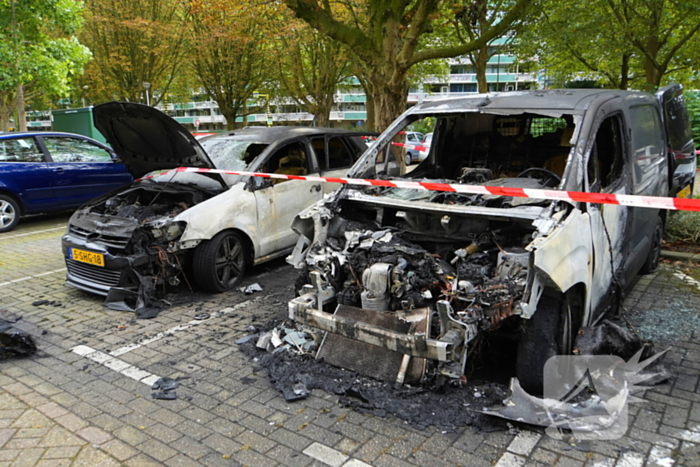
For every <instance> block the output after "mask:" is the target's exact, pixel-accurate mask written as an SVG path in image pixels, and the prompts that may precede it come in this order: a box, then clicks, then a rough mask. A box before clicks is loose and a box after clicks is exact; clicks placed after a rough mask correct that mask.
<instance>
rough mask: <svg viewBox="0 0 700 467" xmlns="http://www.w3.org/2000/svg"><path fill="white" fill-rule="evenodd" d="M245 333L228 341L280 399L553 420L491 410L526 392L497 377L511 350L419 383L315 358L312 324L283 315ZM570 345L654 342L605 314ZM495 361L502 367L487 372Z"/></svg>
mask: <svg viewBox="0 0 700 467" xmlns="http://www.w3.org/2000/svg"><path fill="white" fill-rule="evenodd" d="M249 332H250V333H249V334H248V335H247V336H243V337H241V338H239V339H237V341H236V343H237V344H238V345H239V348H240V349H241V351H242V352H243V353H244V354H245V355H247V356H248V357H250V358H252V359H254V360H255V362H256V363H257V365H258V368H257V369H256V371H261V370H262V372H264V373H266V374H267V376H268V377H269V379H270V381H271V382H272V384H273V386H274V387H275V388H276V389H277V390H278V391H280V392H281V393H282V395H283V396H284V397H285V400H287V401H288V402H291V401H295V400H300V399H304V398H306V397H307V396H308V394H310V392H311V391H312V390H314V389H321V390H323V391H325V392H327V393H330V394H335V395H337V396H339V397H340V404H341V405H342V406H344V407H348V408H352V409H354V410H357V411H359V412H361V413H370V414H373V415H377V416H381V417H384V416H388V415H392V416H395V417H397V418H400V419H402V420H405V421H406V422H408V423H410V424H411V425H412V426H415V427H417V428H421V429H423V428H425V427H427V426H430V425H433V426H436V427H439V428H441V429H455V428H458V427H462V426H469V425H471V426H477V427H480V428H483V429H487V430H491V429H498V430H500V429H505V426H506V425H505V422H504V421H503V420H502V419H503V418H505V419H509V420H514V421H521V422H526V423H530V424H537V425H544V426H548V423H549V424H551V423H553V422H552V420H549V419H548V418H547V417H546V414H544V415H545V416H544V418H542V417H530V416H527V413H521V412H522V410H520V408H522V409H523V410H525V412H527V409H528V407H531V406H532V407H534V406H537V407H539V405H537V404H534V405H533V404H531V403H530V404H528V405H527V407H525V406H524V404H519V407H513V408H511V410H510V411H502V412H501V413H499V412H496V411H495V409H497V408H499V407H503V406H504V405H506V406H507V405H509V404H510V405H513V404H512V403H511V402H512V401H513V400H514V399H513V397H516V398H519V399H518V400H521V399H522V397H520V396H522V395H523V394H526V393H525V392H524V391H522V389H519V391H517V394H515V395H514V394H513V393H511V391H512V389H513V387H514V386H515V387H517V388H520V386H519V385H518V383H517V379H516V378H513V379H512V380H511V382H510V388H509V387H508V386H507V384H504V383H505V382H506V380H507V379H510V378H511V377H512V376H513V365H512V360H513V359H514V358H515V356H514V353H513V352H510V353H507V352H504V353H500V354H499V355H498V359H499V361H495V360H494V359H492V358H491V357H492V356H489V354H488V353H485V354H481V357H482V359H477V360H476V361H475V363H476V364H477V365H478V366H479V367H478V368H476V371H475V372H473V373H471V375H470V377H469V381H468V383H467V382H466V379H465V378H463V379H462V380H459V381H458V380H454V379H450V378H444V377H439V376H437V375H435V374H433V377H432V378H424V379H423V380H422V381H421V383H420V384H411V385H409V384H404V385H400V386H397V385H395V384H393V383H391V382H384V381H379V380H377V379H374V378H372V377H368V376H363V375H361V374H359V373H358V372H356V371H352V370H348V369H347V368H340V367H338V366H332V365H329V364H328V362H326V361H325V360H324V359H323V358H320V359H317V358H316V357H317V355H316V349H317V348H318V345H319V342H320V341H321V340H322V339H323V335H322V333H319V332H316V331H315V330H313V328H305V327H303V328H302V327H301V326H299V325H298V324H295V323H292V322H289V321H283V322H279V321H273V322H269V323H266V324H263V325H255V326H251V327H250V328H249ZM483 345H489V344H488V343H484V344H483ZM576 348H577V353H578V354H580V355H615V356H619V357H620V358H623V359H624V360H625V361H626V362H627V361H630V360H632V359H633V358H634V357H635V354H636V353H637V352H641V353H640V355H641V356H642V359H646V358H650V357H651V358H653V357H654V349H653V346H651V345H650V343H649V342H645V341H642V340H641V339H640V338H638V337H637V336H635V335H634V334H633V333H632V332H630V331H628V330H627V329H625V328H623V327H622V326H620V325H618V324H616V323H613V322H611V321H604V322H603V323H601V324H600V325H598V326H595V327H590V328H583V329H582V332H581V334H580V335H579V338H578V339H577V341H576ZM512 350H514V347H513V349H512ZM659 362H660V359H659V360H657V361H655V362H654V363H653V364H652V365H651V366H649V367H648V368H646V369H645V370H644V372H645V373H647V374H652V373H653V374H655V376H654V377H653V378H652V379H650V380H648V381H646V384H657V383H659V382H661V381H663V380H665V379H667V378H668V377H669V373H668V372H667V371H666V370H665V368H664V367H663V366H662V365H661V364H660V363H659ZM496 367H501V368H502V370H501V371H500V372H499V371H494V368H496ZM506 373H507V374H506ZM484 377H486V379H484ZM252 381H253V380H252V379H251V380H250V381H248V382H247V383H249V382H252ZM584 396H585V397H595V395H593V396H589V393H586V394H585V395H584ZM582 397H583V396H582ZM585 397H584V399H585ZM527 398H528V401H529V400H530V399H533V400H535V401H541V400H542V399H538V398H536V397H533V396H531V395H529V394H527ZM591 401H593V399H591ZM578 402H579V403H580V404H577V405H576V406H577V407H579V406H580V407H581V408H580V409H577V410H575V411H572V412H571V413H572V414H578V413H579V412H581V411H582V410H583V408H585V407H586V406H591V407H593V406H595V404H592V403H589V402H590V401H587V400H582V401H578ZM540 405H541V404H540ZM521 406H522V407H521ZM543 413H544V412H543ZM491 415H496V416H498V417H501V419H498V418H494V417H491ZM565 415H566V414H565ZM560 418H561V417H560ZM572 418H574V416H573V415H572ZM559 422H561V420H559ZM591 426H595V425H591Z"/></svg>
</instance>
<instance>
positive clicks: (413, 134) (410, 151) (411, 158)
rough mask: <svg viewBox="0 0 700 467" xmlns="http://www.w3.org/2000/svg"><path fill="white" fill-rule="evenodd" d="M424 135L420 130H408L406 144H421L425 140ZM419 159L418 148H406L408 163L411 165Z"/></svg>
mask: <svg viewBox="0 0 700 467" xmlns="http://www.w3.org/2000/svg"><path fill="white" fill-rule="evenodd" d="M423 137H424V135H423V133H420V132H418V131H407V132H406V144H409V145H412V146H420V143H421V141H423ZM417 160H420V159H418V149H414V148H406V165H411V164H412V163H413V162H415V161H417Z"/></svg>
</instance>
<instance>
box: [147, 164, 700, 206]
mask: <svg viewBox="0 0 700 467" xmlns="http://www.w3.org/2000/svg"><path fill="white" fill-rule="evenodd" d="M174 170H175V171H176V172H199V173H218V174H226V175H243V176H249V177H262V178H275V179H280V180H306V181H309V182H325V183H342V184H345V185H365V186H383V187H390V188H410V189H414V190H428V191H446V192H451V193H469V194H475V195H496V196H514V197H517V198H536V199H546V200H560V201H571V202H587V203H596V204H618V205H621V206H631V207H641V208H656V209H672V210H679V211H698V212H700V199H686V198H663V197H660V196H637V195H615V194H608V193H586V192H582V191H560V190H541V189H534V188H506V187H497V186H483V185H461V184H452V183H434V182H411V181H407V180H374V179H364V178H337V177H314V176H305V175H285V174H269V173H260V172H240V171H234V170H218V169H201V168H196V167H179V168H177V169H174ZM172 172H173V171H172V170H166V171H164V172H161V173H158V174H154V175H149V176H148V177H143V178H141V179H140V180H145V179H148V178H153V177H158V176H163V175H166V174H169V173H172Z"/></svg>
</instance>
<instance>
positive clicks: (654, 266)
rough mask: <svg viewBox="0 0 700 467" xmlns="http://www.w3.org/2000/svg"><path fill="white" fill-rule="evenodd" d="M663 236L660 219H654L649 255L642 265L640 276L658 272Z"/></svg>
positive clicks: (662, 224) (662, 225)
mask: <svg viewBox="0 0 700 467" xmlns="http://www.w3.org/2000/svg"><path fill="white" fill-rule="evenodd" d="M663 236H664V223H663V221H662V220H661V218H660V217H657V218H656V227H655V228H654V233H653V234H652V236H651V248H650V249H649V254H648V255H647V259H646V260H645V261H644V264H643V265H642V269H641V270H640V272H641V273H642V274H651V273H653V272H656V271H658V269H659V260H660V259H661V240H662V239H663Z"/></svg>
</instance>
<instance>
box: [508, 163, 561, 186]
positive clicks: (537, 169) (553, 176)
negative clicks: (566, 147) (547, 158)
mask: <svg viewBox="0 0 700 467" xmlns="http://www.w3.org/2000/svg"><path fill="white" fill-rule="evenodd" d="M533 172H540V173H542V174H544V175H546V177H537V178H541V179H542V185H544V186H546V187H555V186H557V185H559V184H560V183H561V177H560V176H559V175H557V174H555V173H554V172H552V171H551V170H547V169H543V168H542V167H530V168H529V169H525V170H523V171H522V172H520V173H519V174H518V177H517V178H532V177H530V176H529V174H531V173H533ZM552 181H554V182H555V183H554V184H551V185H550V182H552Z"/></svg>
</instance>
